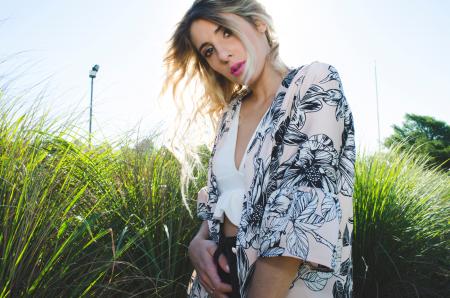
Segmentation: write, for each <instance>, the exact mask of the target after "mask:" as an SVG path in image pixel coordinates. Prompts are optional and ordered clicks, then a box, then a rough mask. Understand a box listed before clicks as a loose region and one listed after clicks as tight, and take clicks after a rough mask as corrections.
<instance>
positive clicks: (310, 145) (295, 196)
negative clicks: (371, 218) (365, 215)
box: [188, 61, 355, 298]
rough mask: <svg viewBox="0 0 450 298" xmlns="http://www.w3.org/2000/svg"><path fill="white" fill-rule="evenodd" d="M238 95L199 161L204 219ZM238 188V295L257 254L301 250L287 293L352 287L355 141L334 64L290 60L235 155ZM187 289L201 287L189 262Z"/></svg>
mask: <svg viewBox="0 0 450 298" xmlns="http://www.w3.org/2000/svg"><path fill="white" fill-rule="evenodd" d="M242 97H243V95H240V96H238V97H236V98H234V99H233V100H232V101H231V103H230V104H229V105H228V106H227V108H226V109H225V110H224V112H223V114H222V117H221V120H220V122H219V126H218V131H217V134H216V137H215V140H214V144H213V149H212V153H211V159H210V162H209V166H208V181H207V193H208V196H207V200H206V201H198V202H197V216H198V218H200V219H201V220H207V221H208V227H209V236H210V239H211V240H213V241H215V242H216V243H218V241H219V228H220V221H219V220H216V219H214V218H213V217H212V215H213V213H214V208H215V206H216V203H217V200H218V197H219V195H220V193H219V190H218V187H217V181H216V176H215V174H214V172H213V170H212V166H211V164H212V163H213V162H214V153H215V151H216V149H217V148H218V147H219V146H221V142H220V141H221V138H222V137H223V136H224V134H226V133H227V132H228V131H229V125H230V123H231V119H233V117H238V116H239V115H237V114H236V110H237V107H238V105H239V104H241V99H242ZM242 162H243V163H244V164H243V171H244V174H245V179H246V180H245V185H246V190H247V191H246V193H245V197H244V203H243V206H242V213H241V221H240V224H239V227H238V233H237V242H236V254H237V263H238V264H237V268H238V275H239V284H240V293H241V297H248V296H247V295H248V289H249V284H250V281H251V276H252V274H253V272H254V269H255V261H256V260H257V258H258V257H264V258H265V257H273V256H290V257H295V258H299V259H302V260H303V261H304V262H303V263H302V264H301V265H300V266H299V268H298V272H297V276H296V277H295V279H294V280H293V281H292V283H291V285H290V288H289V292H288V296H287V297H289V298H290V297H352V289H353V287H352V259H351V243H352V230H353V229H352V228H353V208H352V194H353V179H354V164H355V143H354V128H353V118H352V113H351V110H350V107H349V105H348V103H347V100H346V98H345V96H344V91H343V87H342V82H341V80H340V77H339V74H338V72H337V70H336V69H335V68H334V67H333V66H332V65H329V64H326V63H322V62H319V61H314V62H312V63H310V64H307V65H303V66H300V67H298V68H295V69H291V70H290V72H289V73H288V74H287V76H286V77H285V78H283V80H282V83H281V86H280V87H279V89H278V91H277V93H276V95H275V98H274V100H273V102H272V104H271V106H270V107H269V109H268V111H267V112H266V114H265V115H264V116H263V118H262V119H261V121H260V123H259V125H258V127H257V128H256V130H255V133H254V134H253V137H252V138H251V139H250V141H249V145H248V146H247V151H246V152H245V153H244V158H243V161H242ZM188 296H189V297H209V294H208V293H207V292H206V290H205V289H204V288H203V286H202V285H201V284H200V282H199V279H198V276H197V275H196V273H195V271H194V272H193V274H192V277H191V282H190V283H189V286H188Z"/></svg>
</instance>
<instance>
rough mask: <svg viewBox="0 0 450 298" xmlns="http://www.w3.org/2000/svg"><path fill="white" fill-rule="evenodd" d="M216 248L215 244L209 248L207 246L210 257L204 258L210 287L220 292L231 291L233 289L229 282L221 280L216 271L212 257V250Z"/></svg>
mask: <svg viewBox="0 0 450 298" xmlns="http://www.w3.org/2000/svg"><path fill="white" fill-rule="evenodd" d="M216 249H217V245H214V246H211V247H210V248H208V252H209V254H210V255H211V257H210V258H206V259H205V260H204V262H205V263H204V265H205V267H204V268H206V274H207V275H208V277H209V280H210V281H211V285H212V286H211V288H215V289H216V290H215V291H219V292H222V293H228V292H231V291H232V290H233V288H232V287H231V285H230V284H228V283H224V282H222V280H221V279H220V276H219V274H218V273H217V266H216V264H215V263H214V258H213V255H214V252H215V251H216ZM222 256H223V255H222ZM223 257H224V256H223ZM219 259H220V258H219ZM219 266H220V265H219Z"/></svg>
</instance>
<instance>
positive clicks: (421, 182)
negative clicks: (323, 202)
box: [353, 146, 450, 297]
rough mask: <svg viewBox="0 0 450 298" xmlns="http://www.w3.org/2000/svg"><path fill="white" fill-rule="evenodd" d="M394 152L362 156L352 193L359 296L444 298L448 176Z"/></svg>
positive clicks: (447, 265)
mask: <svg viewBox="0 0 450 298" xmlns="http://www.w3.org/2000/svg"><path fill="white" fill-rule="evenodd" d="M426 161H427V160H426V158H425V157H421V156H419V155H417V154H415V153H414V152H412V151H411V150H410V151H406V152H404V151H401V150H400V148H399V147H398V146H397V147H394V148H393V149H392V150H391V151H389V152H386V153H384V152H379V153H376V154H374V155H370V156H369V155H365V154H363V155H360V156H359V157H358V159H357V161H356V165H355V168H356V173H355V188H354V224H355V226H354V233H355V234H354V237H355V238H354V241H353V259H354V261H353V262H354V267H355V268H354V287H355V293H356V295H357V296H358V297H417V296H420V297H447V295H448V293H449V283H448V276H449V275H448V274H449V271H448V270H449V268H450V262H449V253H448V247H449V227H448V214H449V200H448V199H449V193H450V189H449V185H450V183H449V182H450V181H449V176H448V175H447V174H445V173H443V172H439V171H437V170H433V169H428V168H426V167H425V165H426Z"/></svg>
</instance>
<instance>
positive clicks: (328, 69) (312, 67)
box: [304, 60, 337, 78]
mask: <svg viewBox="0 0 450 298" xmlns="http://www.w3.org/2000/svg"><path fill="white" fill-rule="evenodd" d="M304 68H305V70H304V71H305V75H308V76H313V77H316V78H318V77H321V76H323V75H325V76H326V75H329V74H332V73H337V70H336V68H335V67H334V66H333V65H331V64H329V63H326V62H322V61H317V60H316V61H313V62H311V63H309V64H307V65H305V67H304Z"/></svg>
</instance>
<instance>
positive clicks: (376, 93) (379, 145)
mask: <svg viewBox="0 0 450 298" xmlns="http://www.w3.org/2000/svg"><path fill="white" fill-rule="evenodd" d="M374 62H375V95H376V101H377V124H378V150H379V151H381V136H380V111H379V107H378V81H377V61H376V60H375V61H374Z"/></svg>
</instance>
